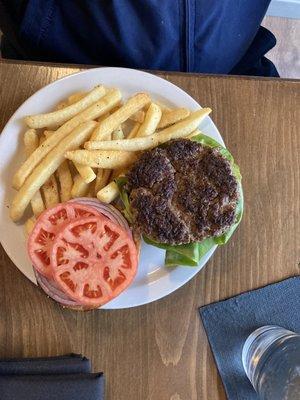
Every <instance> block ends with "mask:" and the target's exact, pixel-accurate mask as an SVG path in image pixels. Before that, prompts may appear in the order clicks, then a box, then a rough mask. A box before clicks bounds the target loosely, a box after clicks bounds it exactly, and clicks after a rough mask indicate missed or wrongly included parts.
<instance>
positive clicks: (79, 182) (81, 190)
mask: <svg viewBox="0 0 300 400" xmlns="http://www.w3.org/2000/svg"><path fill="white" fill-rule="evenodd" d="M89 188H90V185H89V183H86V182H85V181H84V180H83V179H82V178H81V176H80V175H79V174H78V175H76V176H75V177H74V184H73V187H72V190H71V197H72V198H73V199H75V198H76V197H84V196H86V195H87V194H88V191H89Z"/></svg>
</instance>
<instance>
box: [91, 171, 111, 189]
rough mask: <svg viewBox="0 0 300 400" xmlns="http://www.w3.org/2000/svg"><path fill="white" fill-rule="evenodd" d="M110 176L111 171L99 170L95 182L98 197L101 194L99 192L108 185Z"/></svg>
mask: <svg viewBox="0 0 300 400" xmlns="http://www.w3.org/2000/svg"><path fill="white" fill-rule="evenodd" d="M110 174H111V170H110V169H98V172H97V178H96V182H95V193H96V195H97V193H98V192H99V190H101V189H102V188H104V186H106V185H107V183H108V180H109V177H110Z"/></svg>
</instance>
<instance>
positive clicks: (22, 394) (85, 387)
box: [0, 373, 104, 400]
mask: <svg viewBox="0 0 300 400" xmlns="http://www.w3.org/2000/svg"><path fill="white" fill-rule="evenodd" d="M0 398H1V400H103V399H104V377H103V374H102V373H100V374H67V375H6V376H5V375H1V376H0Z"/></svg>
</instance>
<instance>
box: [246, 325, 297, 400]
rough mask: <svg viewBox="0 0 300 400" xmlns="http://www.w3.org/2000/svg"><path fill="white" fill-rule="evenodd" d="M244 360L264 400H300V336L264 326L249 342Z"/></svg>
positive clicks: (254, 384) (282, 329)
mask: <svg viewBox="0 0 300 400" xmlns="http://www.w3.org/2000/svg"><path fill="white" fill-rule="evenodd" d="M242 361H243V366H244V369H245V371H246V374H247V376H248V378H249V379H250V381H251V383H252V385H253V386H254V388H255V390H256V391H257V393H258V395H259V397H260V398H261V399H263V400H299V399H300V335H298V334H296V333H294V332H291V331H288V330H286V329H284V328H281V327H279V326H270V325H269V326H263V327H261V328H259V329H257V330H256V331H254V332H253V333H251V335H250V336H249V337H248V339H247V340H246V342H245V344H244V347H243V353H242Z"/></svg>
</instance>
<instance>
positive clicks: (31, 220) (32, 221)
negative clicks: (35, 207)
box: [25, 217, 36, 235]
mask: <svg viewBox="0 0 300 400" xmlns="http://www.w3.org/2000/svg"><path fill="white" fill-rule="evenodd" d="M35 222H36V219H35V217H31V218H28V220H27V221H26V222H25V232H26V234H27V235H29V234H30V233H31V231H32V229H33V228H34V225H35Z"/></svg>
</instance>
